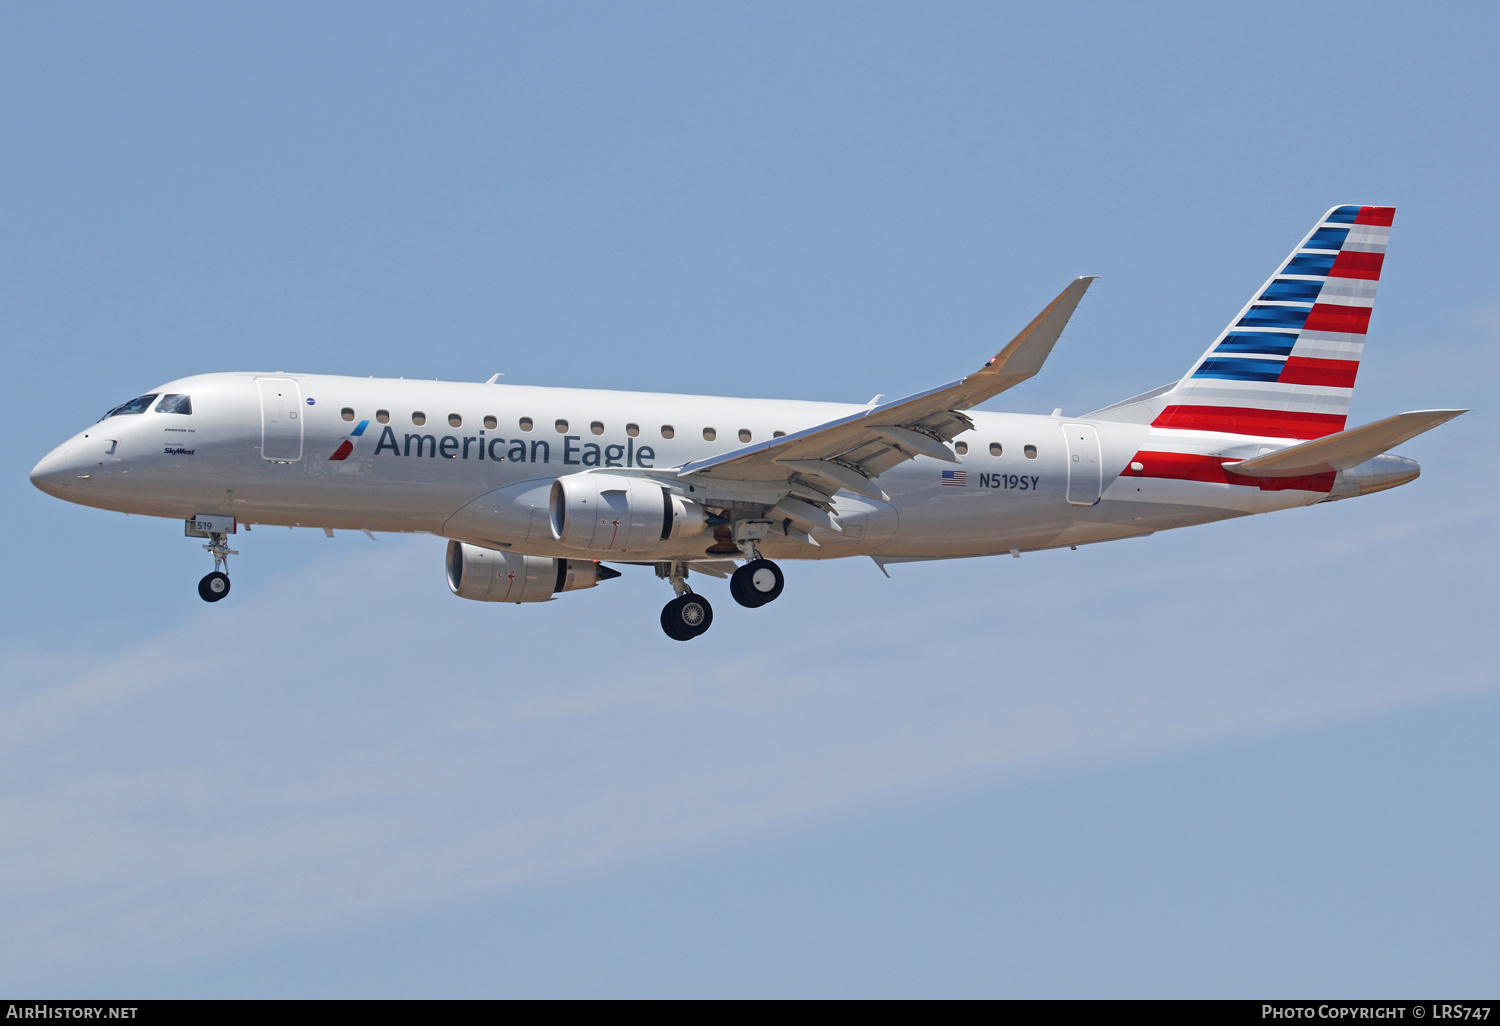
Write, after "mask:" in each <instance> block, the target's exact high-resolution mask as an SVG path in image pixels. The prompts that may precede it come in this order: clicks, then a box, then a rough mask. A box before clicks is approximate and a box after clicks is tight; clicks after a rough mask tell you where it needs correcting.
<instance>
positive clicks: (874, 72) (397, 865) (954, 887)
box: [0, 4, 1500, 996]
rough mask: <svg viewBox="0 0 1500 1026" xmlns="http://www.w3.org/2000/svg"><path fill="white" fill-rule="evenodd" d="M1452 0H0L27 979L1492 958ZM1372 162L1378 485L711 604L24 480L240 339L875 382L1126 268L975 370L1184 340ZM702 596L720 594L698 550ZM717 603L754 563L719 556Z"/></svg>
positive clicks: (1163, 369)
mask: <svg viewBox="0 0 1500 1026" xmlns="http://www.w3.org/2000/svg"><path fill="white" fill-rule="evenodd" d="M1496 29H1497V17H1496V15H1495V14H1494V12H1493V9H1492V8H1491V7H1489V6H1487V5H1477V4H1476V5H1463V4H1453V5H1445V6H1441V7H1437V8H1429V9H1418V8H1412V7H1406V6H1399V5H1381V4H1359V5H1355V4H1327V5H1317V6H1314V7H1308V6H1306V5H1292V4H1265V5H1258V6H1256V7H1255V8H1253V9H1251V8H1244V9H1241V10H1239V11H1233V12H1231V11H1220V10H1204V9H1202V8H1201V6H1198V5H1187V4H1181V5H1146V6H1142V7H1131V8H1128V9H1127V8H1119V9H1116V8H1112V7H1106V6H1102V5H1101V6H1094V5H1059V4H1052V5H1045V6H1043V5H1037V6H1032V7H1009V8H1002V7H999V6H997V5H957V4H954V5H946V6H944V7H942V8H941V9H938V10H935V11H934V10H933V9H931V8H930V6H929V5H910V6H897V5H834V4H825V5H817V6H808V5H769V4H767V5H756V6H754V7H737V8H731V7H709V6H705V5H680V6H675V5H651V6H636V7H625V6H619V5H599V6H594V5H535V6H512V7H503V6H493V5H472V6H464V5H445V6H439V5H424V6H423V7H422V8H421V9H420V10H419V9H417V8H414V7H403V6H397V5H385V6H381V5H357V6H356V5H347V6H328V5H325V6H318V7H310V6H307V5H283V6H277V5H269V4H262V5H254V6H247V7H241V8H230V7H224V6H220V7H215V8H211V9H209V8H203V7H201V6H195V5H144V4H143V5H135V6H132V7H129V8H118V9H109V8H99V7H97V6H82V5H80V6H71V7H70V6H65V5H51V6H47V7H22V6H15V5H13V6H11V7H9V8H7V9H6V10H5V11H4V12H3V13H0V88H3V92H0V138H4V139H5V140H6V151H7V156H6V161H5V165H6V171H5V174H4V182H5V200H4V202H3V203H0V218H3V221H0V238H3V239H4V240H5V242H4V244H3V245H0V333H3V334H0V339H3V344H4V348H5V353H6V356H7V360H8V363H9V365H10V367H11V370H12V380H13V381H15V382H18V383H23V387H22V388H20V389H17V390H15V392H16V394H15V396H14V397H13V402H12V403H11V405H10V407H9V411H10V412H9V413H8V414H7V416H6V421H5V422H6V426H7V434H8V436H9V439H10V444H8V445H7V446H6V447H5V450H4V455H3V457H0V459H3V461H4V467H5V468H6V472H5V474H4V475H3V478H0V481H3V482H4V483H3V484H0V502H3V509H4V513H5V522H6V525H7V527H8V528H9V530H8V531H7V532H6V538H7V541H6V542H5V544H4V545H3V546H0V567H3V572H4V576H5V579H6V580H7V581H8V582H9V584H10V587H8V588H7V589H6V591H5V594H4V597H3V599H0V602H3V612H4V615H3V617H0V682H3V683H0V709H3V713H0V767H3V769H0V824H3V825H4V829H3V830H0V895H3V904H4V906H5V907H6V909H7V915H6V916H5V922H4V924H3V925H0V985H4V986H6V987H7V988H8V989H10V990H11V991H20V990H25V991H28V992H33V993H35V992H50V993H59V994H87V993H98V994H103V993H108V994H111V995H129V994H140V995H162V996H166V995H178V994H181V995H189V994H192V995H214V994H221V995H240V994H245V995H266V996H270V995H287V996H299V995H359V994H372V995H377V994H378V995H441V994H453V995H475V996H479V995H512V994H515V995H522V994H547V995H575V994H576V995H603V994H642V995H647V994H649V995H674V994H751V995H846V994H880V995H932V994H964V995H1084V996H1108V995H1227V996H1240V995H1259V994H1267V993H1278V994H1288V993H1303V994H1305V993H1322V994H1372V993H1379V994H1382V995H1424V996H1430V995H1432V994H1435V993H1467V994H1474V993H1485V992H1488V990H1491V989H1493V988H1494V986H1495V984H1496V982H1497V973H1496V970H1495V968H1494V966H1495V965H1496V959H1495V958H1494V957H1493V954H1494V952H1495V950H1496V947H1497V940H1500V937H1497V928H1496V926H1495V925H1494V924H1495V923H1496V922H1497V921H1500V919H1497V917H1496V914H1495V913H1496V911H1497V904H1500V887H1497V884H1496V882H1495V880H1494V876H1493V873H1492V872H1491V866H1490V861H1489V860H1488V859H1487V857H1486V855H1487V853H1488V852H1492V851H1494V850H1495V846H1496V842H1497V840H1500V825H1497V822H1496V818H1495V814H1494V809H1495V808H1496V797H1497V796H1496V794H1495V786H1496V785H1495V781H1496V780H1497V779H1500V772H1497V771H1500V755H1497V753H1496V751H1495V747H1494V745H1493V743H1492V738H1493V736H1494V733H1495V729H1496V727H1500V678H1497V673H1496V668H1495V665H1494V660H1493V658H1492V656H1491V652H1490V650H1491V647H1492V646H1491V644H1490V640H1491V637H1492V634H1493V627H1492V623H1491V621H1492V619H1493V611H1494V610H1495V609H1496V595H1495V584H1494V583H1493V582H1494V577H1495V570H1496V568H1497V563H1500V560H1497V556H1500V552H1497V539H1496V532H1495V528H1494V526H1493V525H1494V522H1495V514H1496V512H1497V510H1500V494H1497V488H1496V485H1495V481H1494V476H1493V474H1491V473H1490V472H1489V471H1488V469H1487V468H1488V466H1489V463H1490V462H1491V461H1490V459H1489V453H1488V449H1489V445H1488V444H1487V442H1488V440H1489V439H1490V438H1493V437H1494V435H1495V431H1496V429H1497V426H1500V425H1497V424H1496V422H1495V419H1494V415H1493V413H1492V411H1491V410H1490V409H1488V408H1487V407H1488V406H1490V405H1492V404H1490V403H1488V402H1487V401H1486V400H1487V399H1488V398H1489V396H1490V395H1491V394H1492V393H1493V391H1494V385H1495V379H1496V369H1497V360H1496V357H1495V355H1494V354H1495V346H1496V343H1500V280H1497V273H1496V270H1497V264H1496V259H1495V257H1494V254H1493V245H1492V241H1491V240H1492V239H1493V237H1494V236H1495V234H1496V221H1497V217H1496V214H1495V210H1494V205H1493V204H1492V203H1489V202H1488V201H1486V200H1484V198H1483V197H1484V196H1486V195H1488V194H1489V192H1490V191H1491V190H1492V188H1493V178H1494V175H1493V168H1494V167H1495V166H1496V163H1497V157H1500V153H1497V146H1496V138H1495V132H1494V129H1493V125H1494V124H1496V123H1497V111H1496V109H1495V108H1496V101H1495V99H1494V98H1495V96H1496V95H1500V82H1497V75H1496V71H1495V69H1494V61H1493V53H1494V52H1495V48H1496V43H1497V38H1496V37H1497V34H1500V33H1497V31H1496ZM1338 203H1376V204H1390V205H1394V206H1396V207H1397V208H1398V214H1397V218H1396V224H1395V228H1394V231H1393V236H1392V249H1391V254H1390V257H1389V259H1388V261H1387V264H1386V273H1385V275H1384V279H1383V281H1382V286H1381V297H1380V302H1379V304H1378V305H1377V311H1376V314H1375V317H1374V319H1373V322H1372V335H1371V344H1370V345H1369V347H1368V349H1367V352H1366V360H1365V363H1364V367H1363V369H1362V371H1361V375H1360V387H1359V390H1358V391H1357V393H1356V395H1355V400H1354V410H1353V419H1354V420H1355V421H1356V422H1364V421H1368V420H1374V419H1376V418H1378V417H1381V416H1384V415H1387V414H1389V413H1392V412H1397V411H1399V410H1408V409H1422V408H1432V407H1455V406H1471V407H1473V408H1474V412H1472V413H1470V414H1468V415H1467V416H1465V417H1463V418H1461V419H1460V420H1459V421H1456V422H1454V423H1453V424H1451V425H1448V426H1447V427H1444V428H1442V429H1439V430H1438V431H1435V432H1433V433H1432V434H1430V435H1427V436H1424V437H1422V438H1420V439H1417V440H1415V441H1413V442H1412V443H1409V444H1408V445H1406V446H1403V447H1402V449H1401V451H1402V453H1403V454H1405V455H1409V456H1412V457H1414V458H1417V459H1419V460H1421V461H1422V463H1423V468H1424V473H1423V476H1422V478H1421V479H1420V480H1418V481H1417V482H1415V483H1413V484H1411V485H1409V486H1407V487H1405V488H1402V489H1399V490H1397V491H1395V492H1391V493H1386V494H1383V495H1378V496H1375V497H1371V498H1368V499H1362V500H1357V501H1354V502H1343V503H1335V504H1330V505H1325V506H1320V507H1317V508H1312V509H1304V510H1295V511H1289V512H1285V513H1282V514H1278V515H1276V516H1274V517H1262V518H1254V519H1249V520H1242V521H1239V522H1234V523H1225V524H1218V525H1212V526H1208V527H1203V528H1197V529H1192V530H1188V531H1181V532H1174V533H1167V534H1162V535H1157V536H1154V537H1151V538H1147V539H1141V540H1132V541H1127V542H1119V543H1114V544H1110V545H1103V546H1093V547H1085V548H1082V549H1080V550H1078V551H1077V552H1059V553H1042V554H1035V555H1031V556H1027V557H1026V558H1024V559H1021V560H1011V559H998V560H976V561H960V562H952V563H940V564H930V565H913V566H904V567H897V568H893V571H892V572H893V579H892V580H889V581H887V580H886V579H885V578H884V577H882V576H880V574H879V573H878V571H876V569H875V568H874V567H873V566H872V565H871V564H870V563H869V562H868V561H864V562H860V561H849V562H847V563H838V564H828V565H806V566H791V567H789V568H788V569H789V572H788V585H787V591H786V593H785V595H784V596H783V597H782V598H781V599H780V600H778V601H777V602H776V603H775V604H774V605H772V606H767V607H765V608H764V609H762V610H758V611H755V612H754V613H751V612H749V611H743V610H741V611H739V613H738V614H729V610H730V609H734V608H737V607H733V605H732V603H727V601H726V602H725V603H721V605H723V606H724V608H725V614H728V615H721V617H720V618H719V622H718V623H717V624H716V626H715V628H714V630H713V631H712V632H711V633H710V634H708V635H706V636H705V637H704V638H702V639H700V640H699V641H696V642H694V643H692V644H691V645H679V644H675V643H672V642H669V641H667V640H666V639H665V638H663V637H662V636H661V635H660V632H659V630H658V628H657V625H656V622H655V620H656V617H655V609H656V607H657V606H658V605H659V604H661V603H662V602H664V601H665V599H666V598H667V597H668V596H667V595H666V593H665V589H663V588H662V587H661V585H660V584H659V583H658V582H656V581H654V580H653V579H650V577H649V575H647V576H642V575H640V574H627V575H626V576H625V577H623V578H621V579H620V580H618V581H613V582H610V583H609V584H608V585H606V586H604V587H601V588H598V589H596V590H593V591H588V592H584V593H580V594H577V595H569V596H565V597H564V599H563V600H561V601H559V602H556V603H551V604H547V605H545V606H541V607H536V608H531V607H516V608H511V607H506V608H501V609H495V608H488V607H487V606H484V605H481V604H477V603H465V602H462V601H461V600H458V599H456V598H454V597H453V596H451V595H450V594H449V593H448V591H447V589H446V588H445V587H444V585H443V581H442V573H441V553H442V543H441V542H439V541H438V540H436V539H432V538H398V537H389V536H388V537H382V538H380V539H379V540H378V541H377V542H374V543H371V542H370V541H368V540H366V539H365V538H363V537H361V536H357V535H356V536H347V537H346V536H344V535H342V534H341V535H340V536H339V537H337V538H335V539H334V540H332V541H329V540H328V539H326V538H324V537H323V536H322V535H321V533H319V532H293V531H264V532H261V531H257V532H255V533H254V534H252V535H249V536H244V537H243V538H242V539H241V542H240V544H239V548H240V549H241V551H242V552H243V555H242V556H241V557H239V558H238V559H237V560H236V561H235V562H234V564H233V570H234V577H235V591H234V594H233V596H232V597H231V599H230V600H229V601H227V602H224V603H221V604H219V605H216V606H213V607H209V606H206V605H204V604H203V603H202V602H201V601H200V600H199V599H198V598H197V596H196V593H195V591H194V588H193V585H194V583H195V582H196V580H197V578H198V577H199V576H200V575H201V574H202V573H203V572H204V571H205V570H206V569H207V566H206V565H205V559H206V557H204V555H203V553H202V552H201V551H199V550H198V549H197V548H196V547H195V544H194V543H192V542H190V541H188V540H186V539H184V538H182V536H181V528H180V526H178V525H176V524H173V523H166V522H159V521H150V520H145V519H141V518H128V517H124V516H120V515H117V514H110V513H105V512H102V511H97V510H87V509H83V508H79V507H72V506H67V505H65V504H62V503H59V502H57V501H55V500H52V499H49V498H48V497H46V496H44V495H43V494H41V493H40V492H38V491H36V490H35V489H33V488H31V486H30V485H29V483H28V482H27V480H26V472H27V471H28V470H29V469H30V467H31V465H32V464H33V463H34V462H35V461H36V460H37V459H38V458H39V457H40V456H41V455H42V454H44V453H45V452H46V451H47V450H48V449H49V448H50V447H51V446H52V445H54V444H56V443H57V442H58V441H60V440H61V439H63V438H65V437H67V436H68V435H70V434H72V433H73V432H74V431H76V430H78V429H80V428H81V427H82V426H83V425H85V424H86V423H88V422H89V421H91V420H92V419H93V418H95V417H97V416H98V415H99V413H101V412H102V411H103V410H105V409H107V408H108V407H109V406H111V405H113V404H115V403H118V402H121V401H123V400H124V399H126V398H129V397H130V396H132V395H135V394H137V393H139V392H141V391H143V390H145V389H147V388H149V387H150V386H152V385H154V384H157V383H159V382H161V381H165V380H168V379H170V378H174V377H178V376H182V375H185V374H190V373H196V372H201V371H212V370H232V369H261V370H276V369H283V370H301V371H308V372H326V373H352V374H377V375H392V376H395V375H404V376H407V377H441V378H445V379H455V380H483V379H485V378H487V377H489V375H491V374H492V373H495V372H497V371H500V372H504V373H505V374H506V378H505V380H507V381H511V382H518V383H532V384H552V385H576V386H589V387H612V388H642V389H659V390H676V391H692V392H710V393H719V394H731V395H767V396H778V397H783V396H784V397H794V398H818V399H831V400H843V401H854V402H863V401H864V400H866V399H868V398H869V397H870V396H871V395H873V394H875V393H877V392H883V393H886V394H898V393H901V392H904V391H907V390H915V389H917V388H921V387H925V386H929V385H932V384H936V383H939V382H941V381H944V380H948V379H950V378H952V377H954V376H956V375H957V374H959V373H961V372H963V371H964V370H965V369H966V368H968V367H970V366H972V365H973V364H974V363H975V362H976V361H977V360H980V359H983V358H985V357H987V356H988V355H990V354H992V353H993V352H994V351H995V349H996V348H997V347H998V344H1000V343H1003V342H1004V341H1005V340H1006V339H1007V338H1009V336H1010V334H1012V333H1013V332H1014V331H1015V330H1016V329H1017V328H1019V327H1020V326H1021V325H1023V324H1024V323H1025V322H1026V321H1027V320H1029V319H1030V317H1031V316H1032V315H1033V314H1034V313H1035V312H1036V310H1037V309H1039V308H1040V306H1041V305H1042V304H1043V303H1045V302H1046V301H1047V300H1048V299H1049V298H1050V297H1051V296H1052V295H1054V294H1055V293H1056V291H1057V290H1058V289H1059V288H1060V287H1061V286H1062V285H1063V284H1064V283H1066V281H1067V280H1068V279H1070V278H1071V277H1073V276H1076V275H1078V274H1099V275H1102V276H1103V277H1102V279H1101V281H1100V282H1099V283H1098V284H1097V285H1096V286H1095V288H1094V289H1093V290H1091V292H1090V295H1089V297H1088V299H1087V300H1086V302H1085V304H1084V305H1083V307H1082V308H1081V309H1080V311H1079V313H1078V315H1077V317H1076V318H1075V320H1074V323H1073V326H1072V327H1071V328H1070V330H1069V332H1068V333H1067V335H1066V336H1065V337H1064V339H1063V340H1062V342H1061V343H1060V345H1059V347H1058V349H1057V351H1056V352H1055V354H1054V355H1053V357H1052V358H1051V360H1050V361H1049V363H1048V366H1047V368H1046V369H1045V370H1044V372H1043V373H1042V374H1041V375H1040V376H1039V377H1038V378H1036V379H1034V380H1033V381H1030V382H1028V383H1026V384H1025V385H1023V386H1021V387H1019V388H1017V389H1015V390H1013V391H1012V392H1010V393H1007V394H1006V395H1005V396H1003V397H1002V398H1001V399H999V400H997V401H996V403H995V404H994V405H995V406H997V407H998V408H1003V409H1013V410H1018V411H1022V412H1042V413H1045V412H1047V411H1049V410H1051V409H1052V408H1054V407H1057V406H1061V407H1062V408H1063V409H1064V410H1066V411H1067V412H1069V413H1083V412H1086V411H1088V410H1091V409H1094V408H1097V407H1099V406H1103V405H1105V404H1107V403H1109V402H1111V401H1114V400H1116V399H1119V398H1122V397H1124V396H1127V395H1130V394H1133V393H1135V392H1139V391H1142V390H1144V389H1147V388H1150V387H1152V386H1155V385H1157V384H1160V383H1162V382H1164V381H1167V380H1170V379H1172V378H1175V377H1177V376H1178V375H1179V374H1181V373H1182V371H1183V370H1184V369H1185V368H1186V367H1187V366H1188V365H1189V364H1190V363H1191V362H1192V360H1193V359H1194V358H1195V357H1196V356H1197V355H1198V354H1199V353H1200V352H1201V351H1202V349H1203V348H1204V346H1206V344H1207V343H1208V342H1209V341H1210V340H1211V339H1212V337H1213V335H1214V334H1215V333H1216V332H1217V331H1218V330H1219V329H1220V328H1221V327H1222V326H1223V324H1224V323H1225V322H1226V321H1227V319H1228V318H1229V317H1230V316H1231V315H1232V314H1233V313H1234V311H1235V310H1237V309H1238V307H1239V306H1240V304H1242V303H1243V302H1244V300H1245V298H1246V297H1247V296H1248V295H1249V294H1250V291H1251V290H1252V289H1254V288H1255V287H1256V286H1258V285H1259V284H1260V282H1261V281H1263V280H1264V278H1265V277H1266V275H1267V274H1268V273H1269V272H1270V271H1271V270H1272V269H1274V267H1275V264H1276V262H1277V261H1278V260H1279V259H1280V258H1281V257H1282V256H1283V255H1284V254H1285V253H1286V252H1287V251H1288V250H1289V249H1290V248H1291V246H1292V245H1293V244H1294V243H1295V242H1296V241H1297V240H1298V239H1299V238H1300V237H1301V235H1302V234H1303V233H1304V232H1305V231H1306V230H1307V228H1308V227H1309V226H1310V225H1311V224H1312V222H1313V220H1314V219H1315V218H1316V217H1317V216H1318V215H1319V214H1321V213H1322V212H1323V211H1324V210H1326V209H1327V208H1328V207H1330V206H1333V205H1334V204H1338ZM716 594H717V593H716V592H713V591H710V596H711V597H715V596H716ZM725 598H726V599H727V595H726V596H725Z"/></svg>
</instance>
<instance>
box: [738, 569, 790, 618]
mask: <svg viewBox="0 0 1500 1026" xmlns="http://www.w3.org/2000/svg"><path fill="white" fill-rule="evenodd" d="M785 585H786V578H784V577H782V576H781V567H779V566H777V565H776V564H775V563H773V562H771V561H770V560H769V559H752V560H751V561H750V562H748V563H746V564H745V565H744V566H742V567H740V568H739V569H738V570H736V571H735V572H734V574H733V575H732V576H731V577H730V578H729V594H731V595H733V596H734V600H735V601H736V602H738V603H739V604H740V605H742V606H746V607H748V608H750V609H754V608H756V607H757V606H763V605H765V604H766V603H767V602H771V601H773V600H775V598H776V596H778V595H780V594H781V589H782V588H783V587H785Z"/></svg>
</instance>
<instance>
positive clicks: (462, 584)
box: [448, 541, 620, 602]
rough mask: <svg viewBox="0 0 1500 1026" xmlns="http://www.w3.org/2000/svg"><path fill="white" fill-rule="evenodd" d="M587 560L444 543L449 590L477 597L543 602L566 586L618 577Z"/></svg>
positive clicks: (586, 585)
mask: <svg viewBox="0 0 1500 1026" xmlns="http://www.w3.org/2000/svg"><path fill="white" fill-rule="evenodd" d="M619 576H620V571H618V570H611V569H610V568H609V567H607V566H604V565H603V564H602V563H597V562H595V561H594V560H592V559H553V558H551V557H550V556H526V555H522V554H521V553H519V552H501V551H499V550H498V549H486V548H481V547H480V546H478V545H467V544H465V543H464V542H457V541H450V542H449V543H448V589H449V590H450V591H452V592H453V594H455V595H457V596H458V597H459V598H466V599H474V600H475V601H477V602H547V601H549V600H551V598H552V596H553V595H557V594H561V593H562V592H565V591H578V590H579V589H581V588H592V587H593V586H594V585H596V584H598V583H599V582H600V581H608V580H610V579H612V578H615V577H619Z"/></svg>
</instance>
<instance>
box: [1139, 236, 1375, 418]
mask: <svg viewBox="0 0 1500 1026" xmlns="http://www.w3.org/2000/svg"><path fill="white" fill-rule="evenodd" d="M1394 214H1395V208H1394V207H1365V206H1342V207H1334V208H1333V209H1332V210H1330V211H1329V212H1328V213H1327V214H1326V215H1325V216H1324V217H1323V218H1322V219H1320V220H1319V221H1318V223H1317V224H1316V225H1315V226H1314V227H1313V230H1312V231H1311V232H1310V233H1308V236H1307V237H1306V238H1305V239H1303V240H1302V243H1301V244H1300V245H1299V246H1298V247H1297V248H1296V249H1294V250H1293V251H1292V253H1291V255H1290V256H1288V257H1287V258H1286V260H1284V261H1283V262H1282V264H1281V266H1280V267H1279V268H1278V269H1277V271H1276V273H1275V274H1273V275H1272V276H1271V278H1270V280H1269V281H1267V282H1266V283H1265V285H1263V286H1261V288H1260V289H1259V290H1258V291H1257V292H1256V293H1255V295H1254V297H1253V298H1251V300H1250V302H1249V303H1247V304H1246V305H1245V308H1244V309H1243V310H1241V311H1240V313H1239V315H1238V316H1237V317H1235V319H1234V320H1233V321H1231V322H1230V324H1229V327H1227V328H1225V329H1224V331H1223V333H1222V334H1220V335H1219V337H1218V338H1217V339H1215V340H1214V344H1213V345H1212V346H1210V347H1209V349H1208V352H1206V353H1204V354H1203V356H1202V357H1201V358H1200V359H1199V360H1198V362H1197V363H1195V364H1194V365H1193V367H1192V369H1191V370H1189V371H1188V372H1187V374H1186V375H1185V376H1184V377H1183V379H1182V380H1181V381H1179V382H1178V383H1177V384H1176V385H1175V386H1174V387H1173V388H1172V389H1171V390H1170V391H1168V392H1166V393H1165V394H1164V395H1162V396H1161V398H1160V399H1159V400H1158V403H1159V404H1163V407H1162V409H1161V412H1160V413H1158V414H1157V415H1156V417H1155V419H1154V420H1153V421H1152V426H1153V427H1158V428H1179V429H1184V430H1189V431H1222V432H1227V433H1232V434H1239V435H1256V436H1261V437H1273V438H1295V439H1310V438H1321V437H1323V436H1324V435H1329V434H1333V433H1334V432H1336V431H1342V430H1343V429H1344V420H1345V418H1346V417H1347V415H1348V413H1349V400H1350V399H1351V398H1352V397H1353V394H1354V378H1355V375H1356V374H1357V373H1358V371H1359V360H1360V356H1361V354H1362V353H1363V351H1364V343H1365V331H1366V329H1367V328H1368V327H1369V323H1370V311H1371V309H1372V308H1373V307H1374V305H1375V288H1376V286H1377V285H1378V284H1379V283H1380V268H1381V264H1382V262H1383V261H1384V259H1385V249H1386V243H1387V241H1388V240H1389V237H1390V232H1391V220H1392V217H1393V216H1394Z"/></svg>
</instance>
